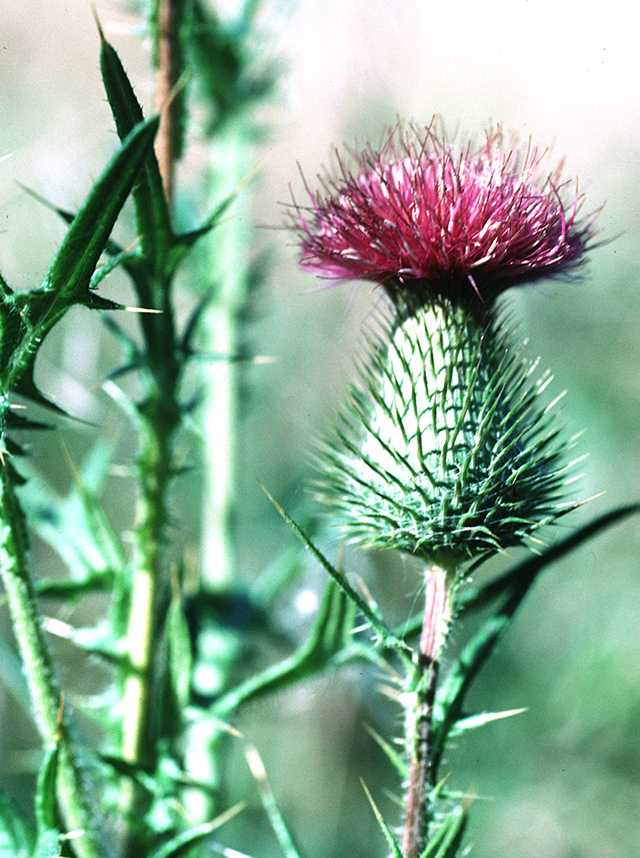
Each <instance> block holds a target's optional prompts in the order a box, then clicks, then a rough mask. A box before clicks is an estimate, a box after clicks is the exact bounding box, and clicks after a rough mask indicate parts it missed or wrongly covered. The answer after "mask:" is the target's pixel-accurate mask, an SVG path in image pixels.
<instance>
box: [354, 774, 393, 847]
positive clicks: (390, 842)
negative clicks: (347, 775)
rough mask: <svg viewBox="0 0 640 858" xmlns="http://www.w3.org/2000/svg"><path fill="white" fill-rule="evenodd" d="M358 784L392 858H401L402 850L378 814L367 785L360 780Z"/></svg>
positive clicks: (378, 811)
mask: <svg viewBox="0 0 640 858" xmlns="http://www.w3.org/2000/svg"><path fill="white" fill-rule="evenodd" d="M360 783H361V784H362V789H363V790H364V791H365V795H366V796H367V799H368V801H369V804H370V805H371V809H372V810H373V813H374V815H375V818H376V821H377V823H378V825H379V826H380V830H381V831H382V833H383V835H384V839H385V840H386V841H387V846H388V847H389V849H391V855H392V858H402V850H401V849H400V846H399V845H398V842H397V840H396V839H395V837H394V836H393V832H392V831H391V829H390V828H389V826H388V825H387V823H386V822H385V821H384V818H383V816H382V814H381V813H380V810H379V808H378V805H377V804H376V803H375V801H374V800H373V796H372V795H371V793H370V792H369V789H368V788H367V785H366V784H365V782H364V781H362V780H361V781H360Z"/></svg>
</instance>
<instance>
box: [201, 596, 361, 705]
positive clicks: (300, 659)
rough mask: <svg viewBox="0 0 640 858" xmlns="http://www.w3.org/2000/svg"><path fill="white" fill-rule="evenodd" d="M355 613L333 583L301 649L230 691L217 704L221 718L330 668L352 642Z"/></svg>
mask: <svg viewBox="0 0 640 858" xmlns="http://www.w3.org/2000/svg"><path fill="white" fill-rule="evenodd" d="M353 614H354V611H353V607H352V605H351V603H350V602H349V601H348V599H347V597H346V595H345V594H344V593H343V591H342V590H340V588H339V587H338V585H337V583H336V582H335V581H329V583H328V584H327V587H326V589H325V592H324V596H323V599H322V603H321V605H320V610H319V612H318V616H317V617H316V620H315V623H314V625H313V628H312V630H311V634H310V635H309V638H308V639H307V640H306V641H305V643H304V644H303V645H302V646H301V647H300V649H299V650H298V651H297V652H296V653H294V654H293V655H292V656H290V657H289V658H286V659H284V660H283V661H281V662H280V663H278V664H276V665H273V666H272V667H269V668H267V669H266V670H264V671H262V673H259V674H257V675H255V676H252V677H249V679H247V680H245V681H244V682H243V683H241V684H240V685H239V686H238V687H237V688H235V689H232V690H231V691H229V692H227V693H226V694H225V695H224V696H223V697H221V698H220V700H218V702H217V703H216V704H215V705H214V707H213V711H214V714H215V715H216V716H218V717H223V716H225V715H229V714H230V713H231V712H234V711H235V710H236V709H237V708H238V707H239V706H241V705H242V704H244V703H247V702H248V701H249V700H254V699H256V698H258V697H261V696H263V695H264V694H270V693H273V692H275V691H277V690H279V689H281V688H286V687H287V686H289V685H291V684H292V683H294V682H297V681H300V680H301V679H305V678H307V677H309V676H312V675H313V674H315V673H318V672H321V671H322V670H324V669H326V668H327V666H329V665H330V664H331V663H332V659H333V658H334V656H335V655H336V654H337V653H339V652H341V651H342V650H343V649H344V648H345V647H346V646H347V645H348V643H349V642H350V632H351V629H352V627H353Z"/></svg>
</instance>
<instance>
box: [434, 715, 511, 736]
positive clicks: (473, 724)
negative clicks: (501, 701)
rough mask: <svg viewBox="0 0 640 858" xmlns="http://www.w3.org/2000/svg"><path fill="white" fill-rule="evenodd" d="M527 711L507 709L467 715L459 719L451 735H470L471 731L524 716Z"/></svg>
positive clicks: (452, 728)
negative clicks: (516, 716)
mask: <svg viewBox="0 0 640 858" xmlns="http://www.w3.org/2000/svg"><path fill="white" fill-rule="evenodd" d="M526 711H527V710H526V708H520V709H505V710H504V711H502V712H478V713H476V714H475V715H467V716H466V717H465V718H459V719H458V720H457V721H456V723H455V724H454V725H453V726H452V727H451V730H450V732H449V735H450V736H460V735H462V734H463V733H470V732H471V730H478V729H479V728H480V727H485V726H486V725H487V724H493V723H495V722H496V721H504V720H505V719H506V718H513V717H514V716H515V715H522V714H523V713H524V712H526Z"/></svg>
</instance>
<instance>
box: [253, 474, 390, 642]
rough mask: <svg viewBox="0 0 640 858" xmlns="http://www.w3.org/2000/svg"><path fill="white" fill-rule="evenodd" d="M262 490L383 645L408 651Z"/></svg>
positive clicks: (279, 506)
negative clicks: (366, 621)
mask: <svg viewBox="0 0 640 858" xmlns="http://www.w3.org/2000/svg"><path fill="white" fill-rule="evenodd" d="M262 490H263V491H264V493H265V494H266V496H267V498H268V499H269V501H270V502H271V503H272V504H273V506H274V507H275V509H276V511H277V512H278V514H279V515H280V517H281V518H282V519H283V520H284V521H285V522H286V524H288V525H289V527H290V528H291V529H292V530H293V532H294V533H295V534H296V535H297V537H298V538H299V539H300V540H301V541H302V543H303V544H304V545H305V546H306V547H307V548H308V549H309V551H311V553H312V554H313V556H314V557H315V558H316V560H318V561H319V563H320V565H321V566H322V567H323V568H324V570H325V571H326V572H328V573H329V575H330V576H331V577H332V578H333V580H334V581H335V582H336V583H337V585H338V586H339V587H340V589H341V590H343V591H344V593H345V594H346V596H347V597H348V598H349V599H350V600H351V602H353V604H354V605H355V606H356V608H357V609H358V610H359V611H360V613H361V614H362V615H363V616H364V617H365V618H366V619H367V620H368V622H369V624H370V625H371V627H372V629H374V631H375V632H377V634H378V635H379V636H380V642H381V645H382V646H383V647H385V648H387V649H394V650H400V651H405V650H406V649H407V646H406V644H405V643H404V642H403V641H401V640H400V639H399V638H397V637H396V636H395V635H394V634H393V632H392V631H391V630H390V629H389V627H388V626H387V625H386V623H385V622H384V620H383V619H382V618H381V617H380V615H379V614H378V613H376V612H375V611H374V610H373V609H372V608H371V607H370V606H369V605H368V604H367V602H365V600H364V599H363V597H362V596H361V595H360V594H359V593H358V592H357V591H356V590H354V588H353V587H352V586H351V584H350V583H349V582H348V580H347V578H346V577H345V576H344V575H343V574H342V573H341V572H339V571H338V570H337V569H336V568H335V566H333V565H332V564H331V563H330V562H329V561H328V560H327V558H326V557H325V556H324V554H323V553H322V552H321V551H320V549H319V548H317V547H316V546H315V545H314V543H313V542H312V541H311V539H310V538H309V537H308V536H307V534H306V533H305V532H304V530H303V529H302V528H301V527H300V525H299V524H298V523H297V522H296V521H294V520H293V518H291V516H290V515H289V513H288V512H287V511H286V510H285V508H284V507H283V506H282V505H281V504H279V503H278V501H277V500H276V499H275V498H274V497H273V495H272V494H271V493H270V492H269V491H268V489H267V488H266V487H265V486H262Z"/></svg>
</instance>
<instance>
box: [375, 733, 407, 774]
mask: <svg viewBox="0 0 640 858" xmlns="http://www.w3.org/2000/svg"><path fill="white" fill-rule="evenodd" d="M367 732H368V733H369V735H370V736H371V738H372V739H373V740H374V742H375V743H376V745H378V747H379V748H380V750H381V751H382V753H383V754H384V755H385V757H386V758H387V759H388V760H389V762H390V763H391V765H392V766H393V767H394V769H395V770H396V771H397V773H398V774H399V775H400V777H401V778H402V779H403V780H404V779H405V778H406V777H407V771H408V770H407V763H406V761H405V760H404V758H403V756H402V754H399V753H398V752H397V751H396V750H395V748H394V747H393V746H392V745H391V744H390V743H389V742H387V740H386V739H383V737H382V736H381V735H380V734H379V733H377V732H376V731H375V730H374V729H373V727H367Z"/></svg>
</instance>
